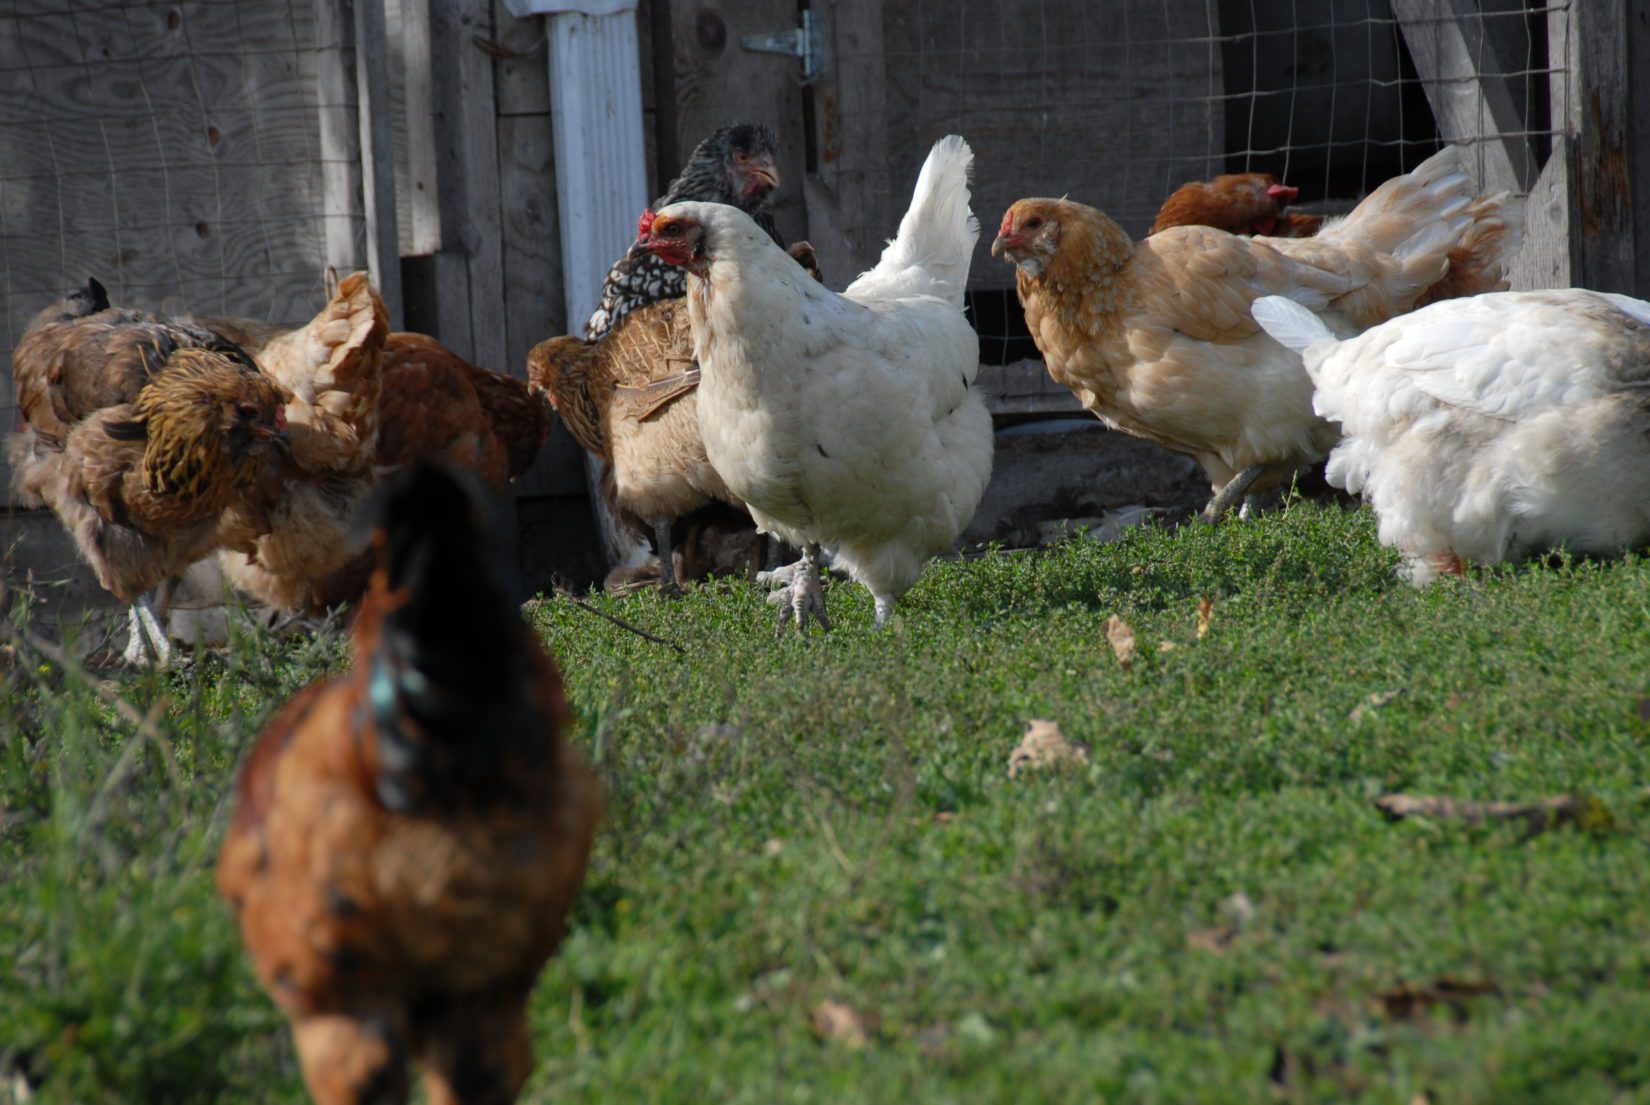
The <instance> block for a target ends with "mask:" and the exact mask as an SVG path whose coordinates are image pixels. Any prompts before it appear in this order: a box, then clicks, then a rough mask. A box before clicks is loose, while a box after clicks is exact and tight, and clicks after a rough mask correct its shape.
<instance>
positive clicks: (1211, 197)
mask: <svg viewBox="0 0 1650 1105" xmlns="http://www.w3.org/2000/svg"><path fill="white" fill-rule="evenodd" d="M1299 196H1300V189H1299V188H1291V187H1290V186H1289V185H1287V184H1282V183H1279V181H1278V178H1277V177H1275V176H1273V175H1272V174H1271V173H1228V174H1226V175H1225V176H1217V177H1215V178H1214V179H1213V180H1194V181H1190V182H1188V183H1186V184H1182V185H1181V186H1180V187H1179V188H1177V189H1175V190H1174V192H1173V194H1171V195H1170V196H1169V198H1168V199H1166V200H1164V201H1163V206H1162V208H1160V209H1159V210H1158V212H1157V221H1155V222H1153V223H1152V228H1151V230H1150V231H1149V233H1151V234H1156V233H1157V232H1158V231H1160V230H1167V229H1169V228H1170V227H1172V226H1212V227H1214V228H1215V229H1216V230H1224V231H1226V232H1227V233H1228V234H1249V235H1262V236H1264V237H1268V238H1310V237H1312V235H1314V234H1316V233H1317V232H1318V231H1319V230H1320V229H1322V227H1323V216H1322V215H1308V214H1305V213H1302V212H1299V211H1290V210H1288V207H1289V205H1290V204H1291V203H1294V202H1295V200H1296V199H1297V198H1299Z"/></svg>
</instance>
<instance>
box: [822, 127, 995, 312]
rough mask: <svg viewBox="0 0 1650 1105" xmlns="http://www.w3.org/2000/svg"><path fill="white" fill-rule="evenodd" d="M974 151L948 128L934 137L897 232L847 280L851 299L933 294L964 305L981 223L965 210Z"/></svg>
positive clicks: (967, 209)
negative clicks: (872, 262) (871, 264)
mask: <svg viewBox="0 0 1650 1105" xmlns="http://www.w3.org/2000/svg"><path fill="white" fill-rule="evenodd" d="M973 166H974V152H973V151H972V150H970V149H969V148H968V143H967V142H965V141H963V140H962V138H961V137H960V136H958V135H955V134H952V135H948V136H947V137H945V138H942V139H940V140H939V141H938V142H936V143H934V148H933V149H932V150H930V151H929V153H928V160H926V161H924V162H923V165H922V172H921V173H920V174H919V175H918V177H917V186H916V188H915V189H913V191H912V194H911V206H910V208H909V209H908V210H907V211H906V212H905V217H904V218H903V219H901V220H900V224H899V234H898V235H897V236H896V237H895V238H894V240H893V241H891V242H889V243H888V248H886V249H884V250H883V251H882V259H881V260H880V261H878V262H877V266H876V267H875V268H873V269H871V270H870V271H869V272H866V273H863V274H862V275H861V276H860V277H859V279H858V280H855V281H854V282H853V283H852V284H850V285H848V289H847V291H845V292H844V293H843V294H844V295H846V296H848V297H849V298H850V299H866V298H877V299H883V298H897V297H900V296H910V295H933V296H938V297H940V298H941V299H945V300H947V301H949V302H951V303H953V304H955V305H956V306H957V307H959V308H960V307H962V305H963V290H964V289H965V288H966V287H967V285H968V266H969V262H970V261H972V260H973V256H974V243H975V242H976V241H977V240H978V239H979V236H980V224H979V221H978V220H977V219H975V218H974V213H973V212H972V211H971V210H969V207H968V199H969V191H968V178H969V175H970V173H971V171H972V169H973Z"/></svg>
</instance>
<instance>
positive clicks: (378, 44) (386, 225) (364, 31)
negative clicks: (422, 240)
mask: <svg viewBox="0 0 1650 1105" xmlns="http://www.w3.org/2000/svg"><path fill="white" fill-rule="evenodd" d="M352 3H353V5H354V8H355V95H356V102H357V105H358V107H359V124H358V125H359V128H360V136H361V138H360V141H361V152H362V156H361V191H362V195H363V197H364V203H363V206H364V208H365V214H366V221H367V233H366V253H367V269H368V271H370V272H371V273H372V282H373V285H374V286H375V287H376V288H377V289H378V294H379V296H380V297H381V298H382V299H383V300H384V306H385V308H386V309H387V310H388V311H389V315H390V326H391V327H392V328H397V329H399V328H400V326H401V319H402V310H401V251H400V243H399V241H398V240H397V235H396V225H395V144H394V136H393V133H392V131H391V126H390V124H391V118H390V76H389V36H388V31H387V29H386V27H385V24H384V0H352Z"/></svg>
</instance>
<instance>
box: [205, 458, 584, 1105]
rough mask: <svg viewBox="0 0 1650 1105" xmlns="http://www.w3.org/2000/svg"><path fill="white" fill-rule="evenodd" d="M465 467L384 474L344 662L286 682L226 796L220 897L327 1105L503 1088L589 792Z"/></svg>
mask: <svg viewBox="0 0 1650 1105" xmlns="http://www.w3.org/2000/svg"><path fill="white" fill-rule="evenodd" d="M488 508H489V504H488V503H486V502H485V501H484V499H483V497H482V495H481V491H480V486H479V484H478V483H476V482H475V481H474V480H473V478H472V477H470V476H468V475H466V474H463V473H460V472H458V471H456V470H452V469H447V468H443V467H440V466H437V465H433V464H430V463H426V462H419V463H416V464H414V465H413V466H412V467H410V468H408V469H407V470H405V471H404V472H403V473H401V474H400V475H398V476H396V477H393V478H392V480H391V481H390V482H389V483H388V486H387V487H386V490H385V494H384V498H383V513H382V519H381V521H380V522H379V524H378V528H377V529H376V530H375V531H374V533H373V537H372V543H373V547H374V549H375V550H376V555H377V563H378V567H377V570H376V572H375V574H374V576H373V580H372V584H371V587H370V589H369V592H368V595H367V597H366V599H365V600H364V601H363V603H362V606H361V611H360V613H359V615H358V616H357V617H356V620H355V627H354V640H355V666H354V668H353V670H351V671H348V672H346V673H344V674H342V675H339V676H336V677H334V678H332V679H328V680H325V681H322V682H320V683H317V684H314V685H312V686H310V687H309V688H307V689H306V690H303V691H300V692H299V693H298V694H297V695H296V696H294V697H293V699H292V700H291V701H290V702H288V703H287V704H286V706H285V707H284V708H283V709H282V710H281V711H280V713H278V714H277V715H276V717H275V719H274V720H273V721H272V722H271V723H270V724H269V726H268V727H267V728H266V729H265V730H264V732H263V735H262V736H261V737H260V738H259V739H258V742H257V744H256V745H255V746H254V747H253V750H252V752H251V754H250V755H249V756H248V757H247V759H246V762H245V766H244V767H243V769H242V771H241V774H240V779H239V781H238V783H237V785H236V789H235V814H234V819H233V821H232V823H231V825H230V828H229V832H228V835H227V836H226V838H225V840H224V843H223V848H222V851H221V853H220V854H219V857H218V869H217V884H218V890H219V893H221V894H222V895H223V897H224V898H225V899H227V900H228V902H229V903H230V905H231V907H232V909H233V910H234V913H235V915H236V918H237V920H238V922H239V925H240V930H241V935H242V938H243V939H244V941H245V943H246V947H247V950H248V952H249V954H250V956H251V959H252V962H253V964H254V966H255V967H256V969H257V973H258V976H259V977H260V978H261V979H262V980H263V982H264V985H265V986H266V987H267V988H268V990H269V993H270V996H271V997H272V998H273V999H274V1001H275V1003H276V1004H277V1005H278V1006H280V1008H281V1010H282V1011H283V1012H284V1013H285V1014H286V1015H287V1016H288V1017H289V1018H290V1019H291V1021H292V1030H293V1038H294V1040H295V1042H296V1044H297V1050H298V1057H299V1060H300V1063H301V1066H302V1069H303V1074H304V1080H305V1082H306V1084H307V1085H308V1087H309V1091H310V1094H311V1095H312V1096H313V1097H314V1098H315V1100H316V1101H317V1102H319V1103H320V1105H346V1103H347V1105H366V1103H368V1102H372V1103H390V1102H404V1101H406V1100H407V1097H408V1078H407V1071H406V1063H407V1061H408V1060H409V1059H413V1060H416V1061H418V1063H419V1064H420V1065H421V1066H422V1068H423V1073H424V1083H425V1094H426V1100H428V1101H429V1102H431V1103H432V1105H460V1103H484V1102H485V1103H503V1102H510V1101H514V1100H515V1098H516V1095H517V1093H518V1092H519V1091H520V1088H521V1085H522V1083H523V1082H524V1081H525V1080H526V1078H527V1075H528V1073H529V1072H530V1070H531V1067H532V1043H531V1039H530V1037H529V1032H528V1025H527V1019H526V1004H527V999H528V995H529V993H530V991H531V989H532V987H533V983H534V980H535V979H536V978H537V976H538V973H539V970H540V968H541V967H542V966H543V964H544V962H545V960H546V959H548V958H549V956H550V955H551V954H552V953H553V952H554V951H555V948H556V945H557V944H558V943H559V942H560V940H561V938H562V934H563V932H564V931H565V928H566V922H567V914H568V910H569V909H570V908H571V906H572V903H573V900H574V898H575V896H576V895H577V893H578V890H579V886H580V884H581V882H582V881H583V878H584V870H585V864H586V862H587V860H588V858H589V855H590V848H591V844H592V840H593V836H594V831H595V826H596V822H597V820H598V818H599V816H600V811H601V797H600V793H599V790H598V788H597V785H596V782H595V780H594V779H593V777H592V776H591V775H590V773H589V771H588V770H587V769H586V768H585V767H584V765H583V764H582V763H581V762H580V760H579V758H578V756H577V754H576V753H575V752H574V751H573V750H572V748H571V747H570V746H569V745H568V743H567V741H566V739H565V736H564V733H565V730H566V728H567V726H568V724H569V714H568V709H567V705H566V701H565V699H564V697H563V694H562V689H561V680H560V677H559V676H558V674H557V671H556V666H555V664H554V663H553V662H552V661H551V659H550V657H549V655H547V654H546V653H545V651H544V649H543V647H542V646H541V645H540V644H539V642H538V639H537V638H536V637H535V635H534V634H533V633H532V632H531V631H530V630H529V629H528V628H527V626H526V625H525V624H524V623H523V622H522V620H521V616H520V614H519V613H518V610H517V605H516V604H517V597H516V593H515V571H514V566H513V563H512V558H511V557H510V556H509V555H508V553H507V548H508V545H507V544H506V543H505V542H504V541H503V540H502V539H501V535H500V534H499V533H497V532H496V531H495V529H494V528H493V527H492V526H491V525H490V524H489V519H488V517H487V514H488V512H489V510H488Z"/></svg>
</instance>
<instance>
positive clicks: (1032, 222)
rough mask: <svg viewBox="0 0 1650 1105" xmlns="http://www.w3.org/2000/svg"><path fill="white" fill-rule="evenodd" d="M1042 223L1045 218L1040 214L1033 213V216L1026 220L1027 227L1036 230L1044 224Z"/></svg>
mask: <svg viewBox="0 0 1650 1105" xmlns="http://www.w3.org/2000/svg"><path fill="white" fill-rule="evenodd" d="M1042 225H1043V219H1042V216H1040V215H1033V216H1031V218H1029V219H1027V220H1026V222H1025V227H1026V229H1027V230H1036V229H1037V228H1038V227H1039V226H1042Z"/></svg>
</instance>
